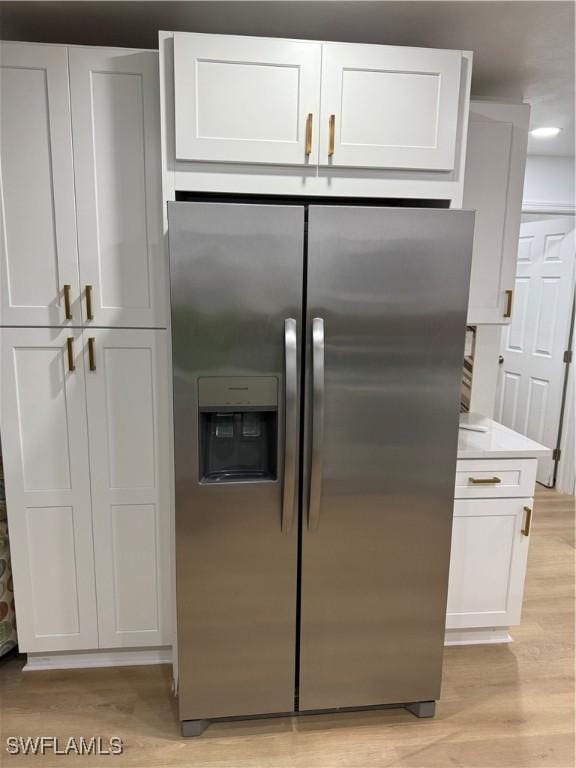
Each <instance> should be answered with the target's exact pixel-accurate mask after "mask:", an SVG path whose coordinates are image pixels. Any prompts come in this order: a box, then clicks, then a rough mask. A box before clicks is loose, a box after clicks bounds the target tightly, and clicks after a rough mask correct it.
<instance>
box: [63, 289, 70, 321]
mask: <svg viewBox="0 0 576 768" xmlns="http://www.w3.org/2000/svg"><path fill="white" fill-rule="evenodd" d="M71 288H72V286H71V285H68V283H66V284H65V285H64V316H65V318H66V320H72V308H71V306H70V290H71Z"/></svg>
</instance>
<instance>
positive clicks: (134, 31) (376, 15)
mask: <svg viewBox="0 0 576 768" xmlns="http://www.w3.org/2000/svg"><path fill="white" fill-rule="evenodd" d="M574 9H575V6H574V3H573V2H571V1H567V2H555V1H554V0H545V1H544V2H539V1H538V0H534V1H532V2H522V0H519V1H517V2H515V1H508V2H491V1H490V0H482V1H478V2H475V1H474V0H470V1H468V0H455V1H453V2H436V1H435V0H426V1H425V2H421V1H418V0H414V1H412V0H403V2H384V1H383V2H363V1H362V0H358V1H357V2H331V0H324V1H323V2H314V1H310V0H306V1H304V0H302V1H301V2H283V1H282V0H277V1H276V2H272V1H270V2H266V0H261V2H244V1H243V0H234V1H233V2H228V1H226V0H221V1H216V0H212V2H167V1H165V2H135V1H133V2H89V1H88V0H85V1H84V2H0V34H1V36H2V38H3V39H5V40H23V41H24V40H25V41H37V42H57V43H78V44H89V45H117V46H130V47H143V48H156V47H157V32H158V30H161V29H163V30H186V31H190V32H220V33H225V34H244V35H268V36H271V37H298V38H310V39H318V40H343V41H350V42H362V43H387V44H395V45H416V46H430V47H434V48H459V49H465V50H472V51H474V66H473V82H472V92H473V94H474V96H477V97H481V98H497V99H507V100H517V101H520V100H524V101H527V102H528V103H529V104H530V105H531V107H532V118H531V123H532V127H537V126H542V125H555V126H558V127H560V128H562V129H563V130H562V132H561V134H560V135H559V136H558V137H557V138H555V139H535V138H532V137H531V138H530V144H529V152H531V153H532V154H549V155H574Z"/></svg>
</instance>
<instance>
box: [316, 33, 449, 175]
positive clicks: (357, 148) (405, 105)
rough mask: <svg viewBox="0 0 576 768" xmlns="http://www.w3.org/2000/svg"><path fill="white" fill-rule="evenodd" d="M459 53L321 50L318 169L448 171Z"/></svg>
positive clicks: (382, 48)
mask: <svg viewBox="0 0 576 768" xmlns="http://www.w3.org/2000/svg"><path fill="white" fill-rule="evenodd" d="M461 66H462V53H461V51H443V50H436V49H432V48H402V47H398V46H389V45H351V44H338V43H327V44H325V45H323V46H322V108H321V120H320V163H321V164H322V165H333V166H356V167H365V168H402V169H420V170H436V171H438V170H439V171H451V170H452V169H453V168H454V166H455V159H456V136H457V126H458V105H459V96H460V71H461Z"/></svg>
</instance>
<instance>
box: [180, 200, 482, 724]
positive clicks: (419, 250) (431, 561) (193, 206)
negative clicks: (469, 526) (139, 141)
mask: <svg viewBox="0 0 576 768" xmlns="http://www.w3.org/2000/svg"><path fill="white" fill-rule="evenodd" d="M168 208H169V243H170V272H171V293H172V337H173V371H174V430H175V479H176V480H175V481H176V550H177V555H176V570H177V613H178V616H177V623H178V659H179V706H180V719H181V720H182V726H183V733H184V734H185V735H197V734H199V733H201V731H202V730H203V728H204V727H205V726H206V725H207V723H208V722H209V721H210V720H213V719H219V718H230V717H253V716H259V715H270V714H281V713H292V712H313V711H325V710H333V709H346V708H358V707H371V706H384V705H392V704H395V705H404V706H408V708H409V709H411V710H412V711H413V712H414V714H417V715H420V716H430V715H432V714H433V711H434V702H435V700H436V699H437V698H438V697H439V695H440V682H441V671H442V652H443V642H444V625H445V612H446V594H447V583H448V567H449V555H450V537H451V528H452V506H453V499H454V475H455V466H456V447H457V438H458V418H459V399H460V386H461V376H462V363H463V348H464V335H465V323H466V308H467V299H468V282H469V271H470V258H471V252H472V236H473V225H474V215H473V213H470V212H468V211H456V210H448V209H431V208H404V207H368V206H362V205H323V204H322V205H321V204H314V203H313V202H312V201H310V202H301V203H300V204H296V203H286V204H269V203H267V202H246V201H244V202H226V201H222V200H220V201H209V202H190V201H188V202H176V203H170V204H169V206H168Z"/></svg>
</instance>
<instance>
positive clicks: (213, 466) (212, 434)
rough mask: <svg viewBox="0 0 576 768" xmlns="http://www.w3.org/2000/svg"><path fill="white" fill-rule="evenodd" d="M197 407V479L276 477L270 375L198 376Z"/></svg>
mask: <svg viewBox="0 0 576 768" xmlns="http://www.w3.org/2000/svg"><path fill="white" fill-rule="evenodd" d="M198 410H199V421H200V446H199V447H200V451H199V456H200V481H201V482H203V483H226V482H228V483H230V482H239V481H243V480H275V479H276V463H277V457H276V453H277V450H276V445H277V436H278V379H277V378H276V377H274V376H235V377H225V376H210V377H202V378H200V379H199V380H198Z"/></svg>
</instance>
